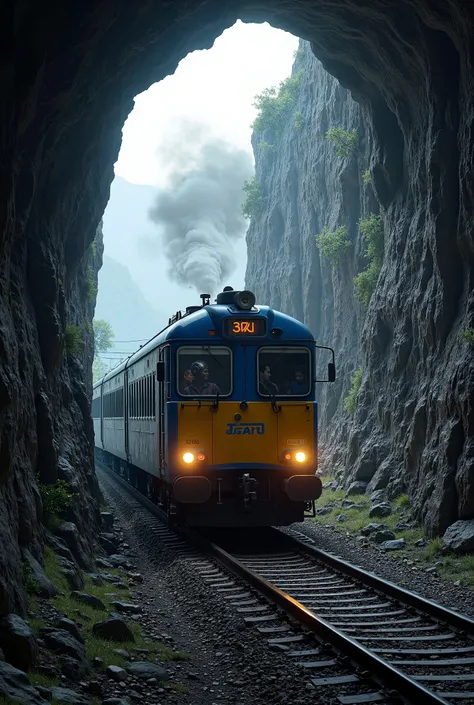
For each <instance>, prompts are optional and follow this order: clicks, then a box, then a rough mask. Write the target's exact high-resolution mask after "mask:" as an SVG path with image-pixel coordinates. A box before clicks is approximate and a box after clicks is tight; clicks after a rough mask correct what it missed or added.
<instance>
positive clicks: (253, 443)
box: [91, 286, 336, 528]
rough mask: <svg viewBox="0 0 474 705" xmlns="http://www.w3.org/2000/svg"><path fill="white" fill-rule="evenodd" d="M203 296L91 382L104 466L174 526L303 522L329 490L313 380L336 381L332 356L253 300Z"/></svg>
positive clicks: (238, 295)
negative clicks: (323, 476) (321, 465)
mask: <svg viewBox="0 0 474 705" xmlns="http://www.w3.org/2000/svg"><path fill="white" fill-rule="evenodd" d="M200 298H201V304H200V305H194V306H188V307H187V308H186V310H185V311H178V312H177V313H175V314H174V315H173V316H172V317H171V318H170V319H169V321H168V325H167V326H166V327H165V328H164V329H163V330H162V331H160V332H159V333H157V334H156V335H155V336H154V337H153V338H152V339H151V340H149V341H148V342H147V343H145V344H144V345H143V346H141V347H140V349H139V350H137V351H136V352H135V353H134V354H132V355H130V357H128V359H126V360H125V361H123V362H122V363H120V364H119V365H118V366H116V367H115V368H114V369H112V370H111V371H110V372H109V373H108V374H106V375H105V376H104V377H103V378H102V379H101V380H99V381H98V382H96V383H95V384H94V385H93V394H92V405H91V410H92V418H93V423H94V435H95V441H94V444H95V454H96V458H97V460H98V461H100V462H102V463H104V464H105V465H106V466H107V467H109V468H110V469H111V470H113V471H114V472H116V473H118V474H119V475H120V476H122V477H123V478H125V479H126V480H127V481H128V482H129V483H130V484H131V485H133V486H134V487H135V488H136V489H137V490H139V491H140V492H141V493H143V494H144V495H146V496H147V497H148V498H149V499H151V500H152V501H153V502H154V503H156V504H157V505H159V506H160V507H161V508H162V509H163V510H164V511H165V512H166V513H167V515H168V517H169V520H170V521H176V522H182V523H185V524H186V525H189V526H196V527H228V528H231V527H242V528H245V527H264V526H288V525H290V524H293V523H294V522H302V521H304V518H305V517H306V516H311V515H314V512H315V501H316V500H317V499H318V498H319V497H320V495H321V492H322V483H321V480H320V478H319V477H318V475H317V468H318V405H317V401H316V383H317V382H333V381H334V380H335V379H336V366H335V361H334V350H333V349H332V348H330V347H328V346H324V345H317V344H316V341H315V340H314V338H313V336H312V334H311V332H310V330H309V329H308V328H307V327H306V326H305V325H303V324H302V323H300V322H299V321H298V320H296V319H294V318H292V317H291V316H288V315H286V314H284V313H281V312H279V311H276V310H273V309H272V308H270V307H269V306H266V305H257V304H256V299H255V296H254V294H253V293H252V292H251V291H247V290H244V291H241V290H238V291H234V289H232V287H230V286H227V287H225V288H224V289H223V291H221V292H220V293H219V294H217V297H216V299H215V301H214V303H211V296H210V295H209V294H201V296H200ZM319 349H324V350H327V351H329V353H324V355H328V359H331V361H330V362H329V363H328V364H327V368H326V366H325V365H324V369H325V374H324V375H323V377H324V379H321V380H317V379H316V372H315V371H316V361H317V355H319V354H320V353H318V352H317V351H318V350H319ZM326 369H327V375H326Z"/></svg>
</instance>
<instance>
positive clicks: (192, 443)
mask: <svg viewBox="0 0 474 705" xmlns="http://www.w3.org/2000/svg"><path fill="white" fill-rule="evenodd" d="M184 442H185V444H186V445H187V446H198V445H199V441H196V440H193V441H184Z"/></svg>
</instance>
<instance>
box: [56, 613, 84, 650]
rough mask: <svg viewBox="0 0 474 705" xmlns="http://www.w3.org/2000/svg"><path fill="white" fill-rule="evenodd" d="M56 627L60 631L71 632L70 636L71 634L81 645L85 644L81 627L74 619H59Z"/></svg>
mask: <svg viewBox="0 0 474 705" xmlns="http://www.w3.org/2000/svg"><path fill="white" fill-rule="evenodd" d="M55 626H56V627H57V628H58V629H63V630H64V631H66V632H69V634H71V635H72V636H73V637H74V639H76V640H77V641H79V642H80V643H81V644H83V643H84V637H83V636H82V634H81V631H80V629H79V627H78V626H77V624H76V623H75V622H74V621H73V620H72V619H68V618H67V617H62V618H61V619H58V621H57V622H56V625H55Z"/></svg>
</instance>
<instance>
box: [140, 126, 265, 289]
mask: <svg viewBox="0 0 474 705" xmlns="http://www.w3.org/2000/svg"><path fill="white" fill-rule="evenodd" d="M163 142H164V144H163V146H162V147H160V149H159V157H160V162H161V163H163V164H166V165H167V166H168V170H169V179H168V185H167V187H166V188H165V189H164V190H162V191H160V192H159V194H158V196H157V198H156V201H155V203H154V205H153V207H152V208H151V209H150V211H149V214H148V215H149V218H150V219H151V220H152V221H153V222H154V223H155V224H156V225H157V226H158V233H157V237H156V238H154V237H148V238H147V244H148V247H147V249H148V250H149V251H150V250H152V251H153V253H154V254H155V255H156V254H158V253H160V252H164V254H165V255H166V257H167V259H168V260H169V264H170V268H169V276H170V278H171V279H173V280H175V281H177V282H179V283H181V284H186V285H188V286H189V285H190V286H193V287H194V288H195V289H196V290H197V291H198V293H201V292H203V293H204V292H205V293H208V294H211V295H213V294H215V293H217V291H218V290H219V287H220V286H221V285H222V283H223V282H224V280H227V279H228V277H229V276H230V275H231V274H232V273H233V272H234V270H235V268H236V264H237V263H236V261H235V255H234V242H235V241H236V240H238V239H239V238H241V237H242V236H243V235H244V234H245V231H246V221H245V219H244V217H243V215H242V203H243V199H244V193H243V191H242V187H243V184H244V181H246V180H248V179H250V178H251V177H252V175H253V163H252V157H251V155H250V153H248V152H245V151H244V150H241V149H237V148H235V147H233V146H232V145H231V144H229V143H227V142H225V141H223V140H221V139H219V138H216V137H215V136H213V135H212V134H211V133H210V132H209V130H208V129H207V128H206V127H205V126H204V125H200V124H198V123H190V122H188V121H181V123H180V124H179V125H177V126H175V128H174V130H173V132H172V133H171V134H168V135H167V136H166V139H165V140H164V141H163Z"/></svg>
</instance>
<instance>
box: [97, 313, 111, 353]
mask: <svg viewBox="0 0 474 705" xmlns="http://www.w3.org/2000/svg"><path fill="white" fill-rule="evenodd" d="M92 325H93V327H94V353H96V354H97V353H104V352H107V350H108V349H109V348H113V346H114V343H113V340H114V338H115V334H114V331H113V328H112V326H111V325H110V323H108V322H107V321H104V320H102V319H100V318H99V319H96V320H95V321H94V322H93V324H92Z"/></svg>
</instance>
